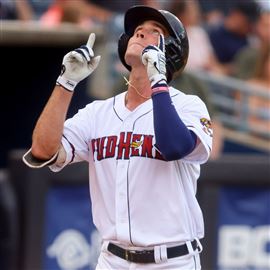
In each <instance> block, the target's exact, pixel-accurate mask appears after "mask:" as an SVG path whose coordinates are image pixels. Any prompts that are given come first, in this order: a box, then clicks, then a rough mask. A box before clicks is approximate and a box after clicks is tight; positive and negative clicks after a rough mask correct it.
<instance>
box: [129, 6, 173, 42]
mask: <svg viewBox="0 0 270 270" xmlns="http://www.w3.org/2000/svg"><path fill="white" fill-rule="evenodd" d="M148 20H153V21H156V22H159V23H160V24H162V25H163V26H164V27H165V28H166V29H167V30H168V32H169V33H170V34H171V35H173V36H175V35H174V31H173V30H172V28H171V26H170V24H169V23H168V21H167V19H166V18H165V17H164V16H163V15H162V14H161V13H160V12H159V11H158V10H156V9H154V8H151V7H148V6H134V7H132V8H130V9H128V10H127V12H126V14H125V19H124V29H125V33H126V34H127V35H129V36H130V37H131V36H132V35H133V34H134V31H135V29H136V27H137V26H138V25H140V24H141V23H143V22H144V21H148Z"/></svg>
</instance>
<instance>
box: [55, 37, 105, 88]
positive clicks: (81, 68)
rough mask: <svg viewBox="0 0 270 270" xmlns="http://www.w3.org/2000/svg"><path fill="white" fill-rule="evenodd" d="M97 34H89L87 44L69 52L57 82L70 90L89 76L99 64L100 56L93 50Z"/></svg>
mask: <svg viewBox="0 0 270 270" xmlns="http://www.w3.org/2000/svg"><path fill="white" fill-rule="evenodd" d="M95 39H96V35H95V34H94V33H91V34H90V35H89V38H88V41H87V44H86V45H83V46H81V47H80V48H78V49H76V50H74V51H71V52H69V53H68V54H66V55H65V56H64V59H63V63H62V70H61V74H60V76H59V77H58V79H57V81H56V84H57V85H61V86H63V87H64V88H65V89H66V90H68V91H71V92H72V91H73V90H74V88H75V87H76V85H77V84H78V83H79V82H80V81H82V80H83V79H85V78H86V77H87V76H89V75H90V74H91V73H92V72H93V71H94V70H95V69H96V68H97V66H98V64H99V61H100V56H96V57H94V52H93V50H92V48H93V45H94V43H95Z"/></svg>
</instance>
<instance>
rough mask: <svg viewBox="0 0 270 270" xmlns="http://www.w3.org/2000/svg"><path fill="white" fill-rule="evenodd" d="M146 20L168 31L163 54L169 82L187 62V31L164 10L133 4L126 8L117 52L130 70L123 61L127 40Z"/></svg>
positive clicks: (129, 67)
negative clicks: (154, 22) (122, 31)
mask: <svg viewBox="0 0 270 270" xmlns="http://www.w3.org/2000/svg"><path fill="white" fill-rule="evenodd" d="M146 20H154V21H157V22H159V23H161V24H162V25H163V26H165V28H166V29H167V30H168V32H169V36H168V37H165V50H166V51H165V56H166V69H167V74H166V76H167V81H168V82H170V81H171V80H172V78H173V75H174V73H175V72H177V71H181V70H183V68H184V67H185V65H186V63H187V59H188V52H189V45H188V37H187V32H186V30H185V28H184V26H183V24H182V23H181V21H180V20H179V19H178V18H177V17H176V16H175V15H173V14H172V13H170V12H168V11H166V10H157V9H154V8H151V7H148V6H133V7H131V8H130V9H128V10H127V12H126V14H125V19H124V30H125V32H124V33H123V34H122V35H121V36H120V38H119V41H118V54H119V57H120V60H121V62H122V63H123V65H124V66H125V67H126V68H127V69H128V70H129V71H131V66H129V65H128V64H127V63H126V61H125V53H126V50H127V45H128V41H129V39H130V38H131V36H132V35H133V33H134V31H135V29H136V27H137V26H138V25H140V24H141V23H143V22H144V21H146Z"/></svg>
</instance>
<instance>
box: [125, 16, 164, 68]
mask: <svg viewBox="0 0 270 270" xmlns="http://www.w3.org/2000/svg"><path fill="white" fill-rule="evenodd" d="M160 34H163V35H164V36H166V35H167V31H166V30H165V28H164V27H163V26H162V25H161V24H160V23H158V22H156V21H145V22H143V23H142V24H140V25H139V26H137V28H136V29H135V31H134V34H133V36H132V37H131V38H130V40H129V42H128V46H127V51H126V54H125V61H126V63H127V64H128V65H130V66H134V64H136V63H139V64H142V62H141V55H142V51H143V49H144V48H145V47H147V46H148V45H155V46H156V45H158V40H159V35H160Z"/></svg>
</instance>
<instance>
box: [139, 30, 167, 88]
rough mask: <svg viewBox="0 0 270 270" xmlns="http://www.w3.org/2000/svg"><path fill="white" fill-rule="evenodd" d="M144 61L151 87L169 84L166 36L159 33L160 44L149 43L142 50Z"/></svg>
mask: <svg viewBox="0 0 270 270" xmlns="http://www.w3.org/2000/svg"><path fill="white" fill-rule="evenodd" d="M142 62H143V64H144V65H145V66H146V68H147V74H148V78H149V80H150V82H151V87H152V88H153V87H156V86H157V87H158V86H159V84H162V85H164V84H167V77H166V58H165V42H164V36H163V35H162V34H160V35H159V43H158V46H154V45H149V46H147V47H146V48H144V50H143V51H142Z"/></svg>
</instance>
